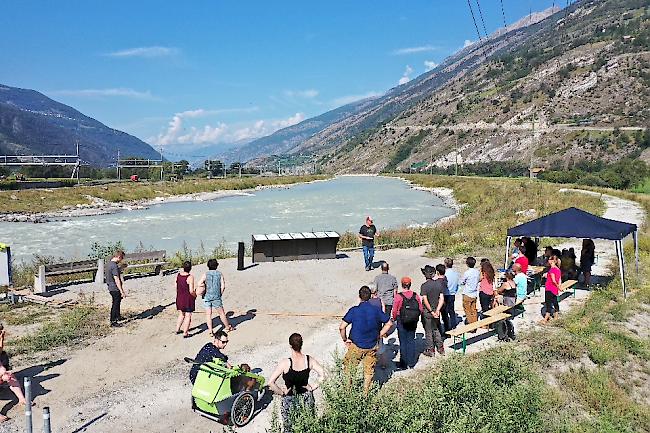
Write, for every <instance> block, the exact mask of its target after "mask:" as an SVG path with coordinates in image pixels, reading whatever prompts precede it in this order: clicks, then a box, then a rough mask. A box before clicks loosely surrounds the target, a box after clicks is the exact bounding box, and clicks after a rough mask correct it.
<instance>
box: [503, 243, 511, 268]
mask: <svg viewBox="0 0 650 433" xmlns="http://www.w3.org/2000/svg"><path fill="white" fill-rule="evenodd" d="M510 241H512V237H511V236H508V237H506V256H505V260H504V261H503V269H508V261H509V259H510Z"/></svg>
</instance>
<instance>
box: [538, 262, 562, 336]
mask: <svg viewBox="0 0 650 433" xmlns="http://www.w3.org/2000/svg"><path fill="white" fill-rule="evenodd" d="M548 264H549V265H551V268H550V269H549V270H548V272H547V274H546V290H545V292H544V305H545V307H546V315H545V316H544V319H543V320H542V321H541V322H540V323H542V324H546V323H548V321H549V320H550V319H551V307H552V309H553V318H554V319H557V318H558V315H559V314H560V304H559V303H558V301H557V297H558V295H559V294H560V286H561V285H562V271H561V270H560V259H558V258H557V256H551V258H550V259H548Z"/></svg>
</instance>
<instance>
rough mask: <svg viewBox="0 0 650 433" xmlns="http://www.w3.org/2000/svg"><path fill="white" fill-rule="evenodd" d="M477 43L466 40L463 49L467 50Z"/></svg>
mask: <svg viewBox="0 0 650 433" xmlns="http://www.w3.org/2000/svg"><path fill="white" fill-rule="evenodd" d="M474 42H475V41H472V40H470V39H465V42H464V43H463V48H467V47H469V46H470V45H472V44H473V43H474Z"/></svg>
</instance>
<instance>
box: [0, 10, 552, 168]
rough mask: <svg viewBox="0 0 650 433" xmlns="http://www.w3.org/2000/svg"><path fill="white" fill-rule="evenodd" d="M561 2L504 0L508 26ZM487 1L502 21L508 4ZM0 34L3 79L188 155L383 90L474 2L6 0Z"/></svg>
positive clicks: (471, 31)
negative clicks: (502, 5)
mask: <svg viewBox="0 0 650 433" xmlns="http://www.w3.org/2000/svg"><path fill="white" fill-rule="evenodd" d="M553 3H554V2H553V1H546V0H535V1H533V0H529V1H525V0H503V4H504V9H505V14H506V20H507V22H508V23H512V22H514V21H516V20H517V19H519V18H521V17H523V16H525V15H527V14H528V13H529V10H531V9H532V10H533V11H539V10H543V9H546V8H548V7H550V6H551V5H552V4H553ZM472 4H473V5H474V10H475V13H477V11H476V0H472ZM407 5H408V6H407ZM481 7H482V11H483V15H484V18H485V24H486V27H487V30H488V33H491V32H492V31H494V30H496V29H497V28H499V27H500V26H502V25H503V19H502V17H501V7H500V2H499V0H489V1H488V0H484V1H483V2H481ZM477 19H478V20H479V26H481V29H482V25H481V22H480V19H479V17H478V15H477ZM0 28H2V33H1V35H2V37H0V53H2V67H0V83H1V84H7V85H10V86H17V87H23V88H31V89H35V90H38V91H40V92H43V93H45V94H46V95H48V96H50V97H52V98H53V99H56V100H58V101H61V102H63V103H65V104H68V105H71V106H73V107H75V108H76V109H78V110H80V111H81V112H83V113H85V114H87V115H89V116H92V117H94V118H96V119H98V120H99V121H101V122H103V123H105V124H107V125H109V126H111V127H114V128H117V129H121V130H124V131H126V132H129V133H131V134H134V135H136V136H137V137H139V138H141V139H143V140H145V141H147V142H149V143H150V144H152V145H158V144H164V145H165V147H166V148H167V149H168V151H169V152H174V153H177V154H179V155H185V154H187V155H192V154H197V155H201V152H202V150H205V147H206V146H211V148H214V145H215V144H220V145H224V144H227V143H233V142H236V141H238V140H244V141H245V140H250V139H251V138H254V137H257V136H261V135H266V134H268V133H271V132H273V131H274V130H276V129H278V128H280V127H283V126H288V125H290V124H293V123H296V122H298V121H300V120H302V119H304V118H309V117H312V116H315V115H318V114H320V113H323V112H325V111H327V110H329V109H331V108H334V107H336V106H339V105H342V104H344V103H347V102H351V101H353V100H354V99H359V98H362V97H364V96H371V95H378V94H381V93H383V92H385V91H386V90H388V89H390V88H391V87H394V86H396V85H397V84H398V82H399V81H400V80H402V81H404V80H407V79H412V78H414V77H416V76H417V75H420V74H422V73H424V72H425V71H426V70H427V68H430V67H432V66H433V65H434V64H437V63H440V62H441V61H442V60H443V59H444V58H445V57H447V56H448V55H450V54H452V53H453V52H455V51H456V50H458V49H459V48H460V47H462V46H463V44H464V43H465V41H468V40H469V41H473V40H476V39H477V35H476V30H475V28H474V24H473V22H472V19H471V16H470V14H469V9H468V5H467V2H466V1H465V0H444V1H443V0H429V1H421V0H413V1H409V2H396V1H387V0H374V1H372V2H370V1H367V2H363V1H339V0H330V1H327V2H307V1H302V2H297V1H278V2H275V1H255V2H244V1H237V2H235V1H222V0H193V1H188V2H161V1H147V0H131V1H123V0H111V1H108V0H106V1H100V0H86V1H81V0H78V1H72V0H70V1H64V0H59V1H48V0H41V1H33V0H3V1H2V5H1V6H0ZM170 156H171V155H170Z"/></svg>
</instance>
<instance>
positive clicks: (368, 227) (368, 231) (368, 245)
mask: <svg viewBox="0 0 650 433" xmlns="http://www.w3.org/2000/svg"><path fill="white" fill-rule="evenodd" d="M377 236H379V233H377V227H375V225H374V224H373V223H372V217H371V216H370V215H368V216H367V217H366V223H365V224H364V225H362V226H361V228H360V229H359V239H361V245H363V260H364V261H365V262H366V271H370V270H372V260H373V258H374V257H375V238H376V237H377Z"/></svg>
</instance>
